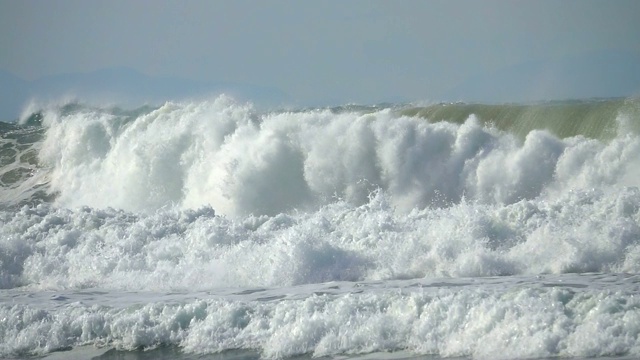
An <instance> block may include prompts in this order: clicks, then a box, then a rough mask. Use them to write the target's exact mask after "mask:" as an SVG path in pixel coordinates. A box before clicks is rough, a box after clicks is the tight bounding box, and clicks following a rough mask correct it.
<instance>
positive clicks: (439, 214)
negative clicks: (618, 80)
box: [0, 188, 640, 290]
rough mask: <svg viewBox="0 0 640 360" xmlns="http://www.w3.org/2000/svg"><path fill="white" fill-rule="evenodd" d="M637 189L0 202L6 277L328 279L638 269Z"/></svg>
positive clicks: (12, 282) (205, 283)
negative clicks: (228, 209) (208, 201)
mask: <svg viewBox="0 0 640 360" xmlns="http://www.w3.org/2000/svg"><path fill="white" fill-rule="evenodd" d="M639 209H640V191H639V190H638V189H637V188H626V189H620V190H619V191H611V192H604V191H596V190H593V191H586V192H578V191H574V192H569V193H566V194H564V195H563V196H562V197H560V198H557V199H555V200H550V199H543V200H523V201H520V202H517V203H514V204H511V205H507V206H503V205H500V206H496V205H488V204H481V203H469V202H466V201H462V202H460V203H459V204H455V205H452V206H450V207H446V208H436V209H425V210H414V211H412V212H409V213H405V212H403V211H400V210H397V209H394V208H393V207H392V206H391V204H390V202H389V201H388V197H387V196H386V195H385V194H384V193H382V192H378V193H377V194H376V195H375V196H373V197H372V198H371V199H370V200H369V201H368V203H367V204H364V205H361V206H358V207H354V206H352V205H350V204H349V203H347V202H345V201H338V202H335V203H332V204H330V205H327V206H324V207H322V208H320V209H319V210H318V211H316V212H313V213H299V214H280V215H277V216H273V217H253V216H251V217H247V218H239V219H232V218H225V217H220V216H215V214H214V211H213V210H212V209H211V208H202V209H200V210H197V211H194V210H185V211H179V210H170V209H166V210H162V211H158V212H156V213H153V214H134V213H129V212H124V211H121V210H113V209H102V210H100V209H91V208H81V209H78V210H69V209H63V208H57V207H52V206H46V205H41V206H39V207H37V208H27V207H25V208H23V209H22V210H21V211H18V212H16V213H13V212H0V215H1V218H0V222H2V227H0V248H1V249H2V252H1V253H0V254H2V262H0V265H1V266H2V269H1V270H2V271H1V272H0V274H2V277H1V278H0V280H1V281H0V285H1V286H2V287H3V288H13V287H17V286H25V285H28V286H30V287H32V288H36V289H65V288H71V289H73V288H90V287H96V286H97V287H103V288H111V289H138V290H140V289H150V290H152V289H161V290H171V289H208V288H213V287H220V286H223V287H224V286H244V287H256V286H289V285H297V284H309V283H320V282H326V281H342V280H348V281H360V280H388V279H402V278H419V277H438V276H453V277H457V276H474V277H475V276H494V275H514V274H539V273H567V272H578V273H579V272H639V271H640V268H639V265H638V264H640V263H639V262H638V261H637V260H638V259H639V258H640V226H639V225H638V224H639V217H640V213H639Z"/></svg>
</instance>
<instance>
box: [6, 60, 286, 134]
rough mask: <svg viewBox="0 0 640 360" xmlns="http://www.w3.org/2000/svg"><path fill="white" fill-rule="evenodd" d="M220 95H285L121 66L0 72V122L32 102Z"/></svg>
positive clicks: (269, 101)
mask: <svg viewBox="0 0 640 360" xmlns="http://www.w3.org/2000/svg"><path fill="white" fill-rule="evenodd" d="M221 93H226V94H228V95H231V96H233V97H235V98H237V99H238V100H241V101H251V102H253V103H255V104H257V105H260V106H279V105H283V104H285V103H286V102H288V101H289V96H288V95H287V94H286V93H285V92H283V91H282V90H280V89H277V88H274V87H268V86H256V85H247V84H236V83H227V82H209V81H197V80H187V79H180V78H172V77H153V76H148V75H145V74H143V73H141V72H139V71H136V70H134V69H131V68H126V67H118V68H107V69H100V70H96V71H92V72H87V73H68V74H57V75H52V76H46V77H42V78H39V79H36V80H34V81H26V80H24V79H21V78H20V77H18V76H16V75H14V74H11V73H9V72H7V71H3V70H0V121H13V120H16V119H17V118H18V117H19V116H20V113H21V111H22V110H23V108H24V107H25V106H26V104H27V103H28V102H30V101H32V100H34V101H42V102H48V101H56V100H60V99H63V98H65V97H72V98H78V99H79V100H80V101H88V102H97V103H104V102H109V103H117V104H120V105H125V106H127V105H132V106H137V105H142V104H147V103H153V104H157V103H162V102H164V101H168V100H183V99H189V98H201V97H206V96H216V95H219V94H221Z"/></svg>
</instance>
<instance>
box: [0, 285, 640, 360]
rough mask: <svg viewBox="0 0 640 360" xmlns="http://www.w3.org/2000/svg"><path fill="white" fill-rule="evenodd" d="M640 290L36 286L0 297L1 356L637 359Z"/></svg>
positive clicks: (568, 287) (639, 352)
mask: <svg viewBox="0 0 640 360" xmlns="http://www.w3.org/2000/svg"><path fill="white" fill-rule="evenodd" d="M574 282H575V283H574ZM593 284H596V285H595V286H594V285H593ZM629 285H631V287H629ZM344 286H346V287H344ZM343 287H344V288H343ZM598 287H603V288H602V289H598ZM324 290H326V291H328V293H325V294H318V295H317V294H314V292H315V291H324ZM637 290H638V281H637V279H635V280H634V279H633V278H625V277H620V276H618V277H617V278H616V277H615V276H614V277H611V276H609V277H605V278H603V277H600V276H598V275H591V276H581V277H576V276H560V277H550V278H548V279H545V278H527V277H520V278H511V279H510V278H493V279H491V278H490V279H480V280H478V281H476V280H471V279H467V280H465V282H460V281H452V282H450V283H446V282H445V283H428V282H425V283H420V282H416V283H415V284H410V283H408V282H399V283H394V282H385V283H378V284H376V283H361V284H358V285H356V286H354V284H349V283H333V284H326V285H322V286H315V287H304V288H295V287H294V288H286V289H279V290H277V289H256V290H254V291H253V292H252V293H251V294H249V292H245V293H247V294H249V295H250V296H249V297H246V298H243V296H244V295H243V294H240V293H237V294H230V295H221V294H218V295H215V294H208V295H207V294H197V295H196V296H197V297H200V298H199V299H198V298H196V299H187V298H184V299H182V300H180V299H179V296H176V295H175V294H167V295H162V294H156V295H154V294H144V293H138V294H129V295H126V294H122V295H117V294H115V295H114V294H110V295H108V296H106V297H105V298H101V297H100V294H97V293H83V294H74V293H68V296H69V297H70V298H69V299H67V298H65V297H64V296H60V295H58V296H51V297H50V300H48V303H58V302H59V303H61V304H59V305H57V306H53V307H52V306H45V307H40V306H38V303H37V302H34V300H35V301H40V302H42V301H43V300H42V299H38V297H37V295H38V294H35V295H36V297H31V298H30V299H25V298H22V299H17V300H18V303H15V304H10V303H6V302H5V303H3V304H2V305H0V319H1V320H2V322H1V323H0V324H1V325H0V338H2V339H3V341H2V342H1V343H0V355H2V356H16V355H22V356H24V355H35V354H44V353H48V352H51V351H54V350H61V349H68V348H69V347H72V346H74V347H77V346H83V345H96V346H99V347H108V348H110V347H113V348H116V349H120V350H135V349H140V348H145V349H154V348H157V347H160V346H174V347H180V348H181V349H182V350H183V351H185V352H186V353H191V354H207V353H217V352H222V351H227V350H236V349H245V350H253V351H257V352H258V353H260V354H261V355H262V356H263V357H264V358H283V357H290V356H295V355H301V354H311V355H313V356H333V355H338V354H367V353H380V352H387V351H402V353H403V354H407V355H408V356H416V355H419V354H432V355H439V356H442V357H462V356H469V357H473V358H501V359H512V358H544V357H598V356H600V357H604V356H618V355H625V356H638V355H640V343H639V340H638V334H640V326H638V324H639V323H640V319H639V318H638V315H637V311H636V309H637V308H638V306H640V303H639V302H638V298H637V296H633V295H634V294H635V292H636V291H637ZM259 293H262V295H256V294H259ZM273 295H276V296H273ZM277 295H280V296H277ZM118 296H124V297H123V298H122V300H125V303H128V304H124V303H119V302H118V301H117V297H118ZM130 296H133V297H134V298H136V299H137V300H135V301H134V303H131V302H130V301H128V300H127V298H128V297H130ZM259 296H264V298H262V299H261V298H259ZM170 297H173V298H174V300H172V301H167V298H170ZM95 299H102V303H101V302H100V301H98V302H96V300H95ZM20 300H25V301H26V302H27V303H26V304H25V303H20ZM113 300H115V301H113ZM136 301H140V303H139V304H136V303H135V302H136ZM44 302H45V303H47V301H44ZM104 303H106V304H104Z"/></svg>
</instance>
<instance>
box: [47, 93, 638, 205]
mask: <svg viewBox="0 0 640 360" xmlns="http://www.w3.org/2000/svg"><path fill="white" fill-rule="evenodd" d="M45 123H46V125H47V126H48V130H47V136H46V139H45V141H44V144H43V146H42V150H41V153H40V157H41V159H42V160H43V161H44V162H45V163H47V164H49V166H50V167H51V168H52V181H51V187H52V190H53V191H57V192H59V193H60V196H59V198H58V202H57V203H58V204H59V205H61V206H65V207H69V206H70V207H75V206H83V205H88V206H92V207H107V206H111V207H117V208H122V209H127V210H133V211H147V212H149V211H155V210H156V209H159V208H162V207H165V206H177V207H179V208H198V207H201V206H212V207H213V208H214V209H216V211H217V212H218V213H220V214H225V215H229V216H245V215H248V214H256V215H262V214H267V215H275V214H277V213H280V212H289V211H292V210H294V209H297V210H311V211H312V210H315V209H317V208H318V207H319V206H322V205H325V204H328V203H330V202H332V201H334V200H335V199H336V198H340V199H345V200H346V201H348V202H349V203H351V204H354V205H361V204H364V203H365V202H366V201H367V197H368V195H369V194H370V193H371V191H373V190H375V189H378V188H380V189H383V190H384V191H385V192H386V193H387V194H388V195H389V197H390V201H391V202H392V204H393V205H394V206H396V207H398V208H400V209H404V210H410V209H413V208H415V207H417V208H425V207H428V206H443V205H448V204H451V203H457V202H459V201H460V199H461V198H462V197H463V196H466V197H467V198H468V199H472V200H476V201H480V202H483V203H506V204H511V203H515V202H517V201H519V200H522V199H534V198H536V197H539V196H541V195H548V196H552V197H554V196H559V195H561V194H562V193H563V192H566V191H568V190H571V189H577V190H581V189H590V188H594V187H595V188H599V187H602V186H612V185H624V186H638V185H639V181H638V178H637V177H635V176H633V175H634V174H637V172H638V171H639V170H638V169H640V164H639V163H638V162H639V161H640V160H638V159H637V157H636V156H635V155H634V154H637V153H638V150H640V141H639V139H638V138H637V136H635V135H631V134H621V135H619V136H618V137H616V138H615V139H614V140H613V141H611V142H608V143H602V142H599V141H597V140H589V139H585V138H582V137H576V138H569V139H565V140H560V139H558V138H556V137H554V136H553V135H551V134H550V133H548V132H545V131H539V130H536V131H532V132H531V133H529V134H528V135H527V137H526V139H525V141H524V143H521V142H520V141H519V140H518V139H516V138H515V137H513V136H511V135H509V134H505V133H500V132H497V131H495V130H492V129H488V128H483V127H481V126H480V125H479V124H478V122H477V121H476V120H475V119H474V117H473V116H472V117H471V118H470V119H469V120H468V121H467V122H466V123H465V124H463V125H456V124H451V123H446V122H440V123H436V124H430V123H428V122H426V121H424V120H423V119H419V118H408V117H398V116H396V115H395V114H394V113H393V111H391V110H390V109H385V110H381V111H379V112H375V113H372V114H365V115H363V114H360V113H357V112H344V113H341V114H335V113H333V112H331V111H329V110H326V111H306V112H298V113H273V114H271V113H267V114H262V115H260V114H257V113H255V112H254V111H253V110H252V108H251V107H250V106H247V105H238V104H235V103H234V102H233V101H232V100H230V99H229V98H226V97H220V98H218V99H216V100H214V101H209V102H207V101H205V102H199V103H186V104H173V103H168V104H166V105H165V106H163V107H161V108H159V109H157V110H155V111H152V112H150V113H148V114H146V115H142V116H140V117H139V118H137V119H135V120H134V121H128V120H127V119H126V118H125V117H118V116H115V115H110V114H109V113H107V112H100V111H99V110H86V111H80V112H76V113H72V114H69V115H66V116H59V115H56V114H48V115H46V116H45Z"/></svg>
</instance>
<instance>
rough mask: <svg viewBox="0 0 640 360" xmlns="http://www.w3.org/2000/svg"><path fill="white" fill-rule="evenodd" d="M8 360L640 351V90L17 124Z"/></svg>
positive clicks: (95, 114)
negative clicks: (570, 97) (535, 99)
mask: <svg viewBox="0 0 640 360" xmlns="http://www.w3.org/2000/svg"><path fill="white" fill-rule="evenodd" d="M0 135H1V138H0V357H2V358H19V359H27V358H43V359H49V360H53V359H105V360H106V359H218V360H223V359H224V360H230V359H311V358H318V359H441V358H455V359H557V358H570V359H580V358H586V357H589V358H595V359H612V358H615V359H620V358H622V359H634V358H639V357H640V189H639V186H640V99H637V98H627V99H587V100H577V101H560V102H543V103H535V104H503V105H494V104H466V103H439V104H427V105H416V104H381V105H375V106H360V105H344V106H339V107H329V108H306V109H283V110H278V111H272V110H270V111H265V110H259V109H257V108H255V107H254V106H252V105H251V104H250V103H244V102H237V101H235V100H233V99H232V98H229V97H226V96H220V97H217V98H212V99H209V100H200V101H192V102H167V103H165V104H164V105H161V106H144V107H140V108H135V109H123V108H119V107H117V106H96V105H91V104H83V103H78V102H67V103H60V104H49V105H46V106H40V107H37V106H32V107H30V108H28V109H27V110H25V113H24V115H23V116H22V117H21V118H20V119H19V121H17V122H11V121H9V122H0Z"/></svg>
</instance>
